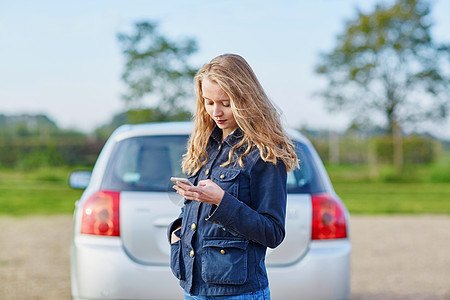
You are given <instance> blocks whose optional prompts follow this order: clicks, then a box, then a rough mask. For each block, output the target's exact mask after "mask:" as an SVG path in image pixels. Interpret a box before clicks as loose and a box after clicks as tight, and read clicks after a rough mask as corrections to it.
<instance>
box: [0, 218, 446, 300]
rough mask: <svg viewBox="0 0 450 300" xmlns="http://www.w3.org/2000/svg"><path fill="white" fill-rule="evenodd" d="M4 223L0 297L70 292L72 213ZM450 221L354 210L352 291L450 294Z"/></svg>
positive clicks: (360, 295)
mask: <svg viewBox="0 0 450 300" xmlns="http://www.w3.org/2000/svg"><path fill="white" fill-rule="evenodd" d="M0 228H1V232H0V247H1V248H0V299H14V300H16V299H17V300H22V299H27V300H30V299H45V300H51V299H55V300H61V299H62V300H64V299H70V276H69V254H68V252H69V243H70V236H71V230H72V218H71V216H67V215H63V216H32V217H21V218H13V217H0ZM449 228H450V216H435V215H433V216H352V223H351V237H352V241H353V253H352V299H364V300H366V299H368V300H372V299H377V300H378V299H394V300H397V299H433V300H434V299H450V251H449V249H450V229H449ZM275 300H276V299H275Z"/></svg>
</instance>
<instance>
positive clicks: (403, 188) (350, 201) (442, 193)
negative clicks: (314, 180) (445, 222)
mask: <svg viewBox="0 0 450 300" xmlns="http://www.w3.org/2000/svg"><path fill="white" fill-rule="evenodd" d="M334 188H335V190H336V193H337V194H338V195H339V196H340V197H341V199H342V201H343V202H344V203H345V205H346V206H347V208H348V210H349V211H350V213H351V214H450V184H449V183H382V182H341V181H340V182H336V183H334Z"/></svg>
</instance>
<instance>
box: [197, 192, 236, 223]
mask: <svg viewBox="0 0 450 300" xmlns="http://www.w3.org/2000/svg"><path fill="white" fill-rule="evenodd" d="M240 203H242V202H241V201H239V200H238V199H236V198H235V197H234V196H232V195H231V194H230V193H228V192H225V193H224V195H223V198H222V201H220V204H219V206H215V205H213V206H212V208H211V210H210V212H209V216H208V217H207V218H206V221H211V222H213V223H219V224H221V225H222V226H224V227H225V226H226V225H227V224H228V223H229V222H230V216H233V215H234V211H235V210H236V208H237V207H238V206H239V205H240Z"/></svg>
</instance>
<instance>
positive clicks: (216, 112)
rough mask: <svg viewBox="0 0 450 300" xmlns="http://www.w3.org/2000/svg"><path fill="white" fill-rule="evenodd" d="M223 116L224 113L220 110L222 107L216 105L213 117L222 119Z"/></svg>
mask: <svg viewBox="0 0 450 300" xmlns="http://www.w3.org/2000/svg"><path fill="white" fill-rule="evenodd" d="M222 115H223V111H222V109H221V108H220V106H219V105H214V110H213V116H214V117H220V116H222Z"/></svg>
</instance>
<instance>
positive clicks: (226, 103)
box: [222, 102, 230, 107]
mask: <svg viewBox="0 0 450 300" xmlns="http://www.w3.org/2000/svg"><path fill="white" fill-rule="evenodd" d="M222 104H223V106H225V107H230V102H223V103H222Z"/></svg>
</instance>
